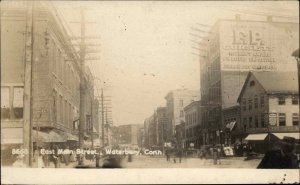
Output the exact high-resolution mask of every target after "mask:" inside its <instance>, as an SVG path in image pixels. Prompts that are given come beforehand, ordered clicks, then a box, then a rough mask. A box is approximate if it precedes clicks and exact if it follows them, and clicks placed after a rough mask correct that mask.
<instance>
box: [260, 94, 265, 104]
mask: <svg viewBox="0 0 300 185" xmlns="http://www.w3.org/2000/svg"><path fill="white" fill-rule="evenodd" d="M264 106H265V96H264V95H261V96H260V107H264Z"/></svg>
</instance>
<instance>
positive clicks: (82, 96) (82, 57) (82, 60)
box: [78, 7, 86, 165]
mask: <svg viewBox="0 0 300 185" xmlns="http://www.w3.org/2000/svg"><path fill="white" fill-rule="evenodd" d="M80 15H81V21H80V29H81V41H80V53H79V55H80V68H81V69H80V121H79V131H78V132H79V147H80V149H83V145H84V130H85V108H86V107H85V105H86V97H85V96H86V92H85V91H86V81H85V77H84V71H85V49H86V46H85V37H84V36H85V16H84V9H83V7H81V9H80ZM78 164H79V165H83V160H82V159H80V160H79V162H78Z"/></svg>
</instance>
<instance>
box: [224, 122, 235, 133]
mask: <svg viewBox="0 0 300 185" xmlns="http://www.w3.org/2000/svg"><path fill="white" fill-rule="evenodd" d="M235 123H236V121H232V122H230V123H228V124H227V125H226V128H228V129H230V131H232V129H233V127H234V125H235Z"/></svg>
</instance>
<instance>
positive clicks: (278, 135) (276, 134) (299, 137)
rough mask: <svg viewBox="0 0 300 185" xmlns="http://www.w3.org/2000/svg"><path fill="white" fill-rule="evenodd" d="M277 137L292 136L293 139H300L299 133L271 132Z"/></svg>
mask: <svg viewBox="0 0 300 185" xmlns="http://www.w3.org/2000/svg"><path fill="white" fill-rule="evenodd" d="M272 134H273V135H275V136H276V137H278V138H279V139H283V137H285V136H286V137H293V138H295V139H300V133H272Z"/></svg>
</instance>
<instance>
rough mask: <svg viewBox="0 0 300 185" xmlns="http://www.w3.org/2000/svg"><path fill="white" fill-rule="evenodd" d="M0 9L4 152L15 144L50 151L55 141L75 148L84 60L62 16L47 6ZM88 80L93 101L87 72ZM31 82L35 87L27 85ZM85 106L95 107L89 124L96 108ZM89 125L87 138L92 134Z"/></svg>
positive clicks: (18, 4)
mask: <svg viewBox="0 0 300 185" xmlns="http://www.w3.org/2000/svg"><path fill="white" fill-rule="evenodd" d="M1 10H2V11H1V38H3V39H1V45H2V46H3V47H1V48H2V49H1V143H2V144H4V147H1V150H2V149H3V150H6V149H7V148H9V147H8V146H13V147H15V146H14V145H15V144H18V145H19V146H18V147H24V142H25V141H26V142H27V141H29V142H31V143H33V146H32V148H33V149H36V148H37V147H38V146H40V147H47V148H48V147H49V148H51V147H53V145H54V142H55V143H56V144H55V145H60V147H66V146H69V147H75V146H77V145H78V134H79V121H78V120H79V110H80V76H79V75H80V71H81V68H80V60H79V55H78V53H77V52H76V50H75V48H74V47H73V46H72V43H71V42H70V36H69V35H68V33H67V31H66V28H65V27H64V25H62V23H61V20H60V17H59V14H58V13H57V11H56V9H55V7H54V6H53V5H52V4H51V3H49V2H34V3H32V2H21V1H20V2H7V1H6V2H3V3H1ZM28 12H29V13H30V14H28ZM30 16H32V19H31V18H30ZM26 28H32V29H31V30H28V29H26ZM28 39H32V40H31V41H32V42H28ZM4 46H5V47H4ZM29 53H30V54H31V55H32V58H28V55H29ZM29 56H30V55H29ZM28 61H29V62H30V66H29V65H28ZM28 66H29V67H28ZM28 70H30V71H31V73H27V71H28ZM85 72H86V71H85V70H84V73H85ZM85 78H86V81H88V82H89V87H91V88H89V89H88V90H87V94H88V95H89V96H87V97H86V98H90V100H91V101H92V100H93V99H94V97H93V88H92V86H93V81H91V75H89V74H87V75H85ZM28 81H30V82H31V87H30V86H26V85H25V84H28ZM27 92H30V98H29V97H28V94H26V93H27ZM25 100H26V102H25ZM91 101H90V102H91ZM86 107H91V108H90V109H89V110H87V111H88V112H86V115H87V121H86V123H88V122H89V121H88V119H90V118H88V115H90V117H91V115H92V114H91V111H92V106H91V104H89V105H86ZM29 112H30V117H28V115H29V114H28V113H29ZM90 120H91V119H90ZM25 123H26V124H30V125H31V127H30V128H31V129H30V130H26V128H25V127H24V125H25ZM86 123H84V128H85V129H84V132H85V134H86V133H87V131H89V130H90V127H89V125H87V124H86ZM54 136H55V137H54ZM28 138H29V139H28ZM1 146H2V145H1ZM8 151H9V149H8ZM11 156H12V155H11ZM12 157H14V156H12ZM2 159H10V157H9V156H3V157H2Z"/></svg>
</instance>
